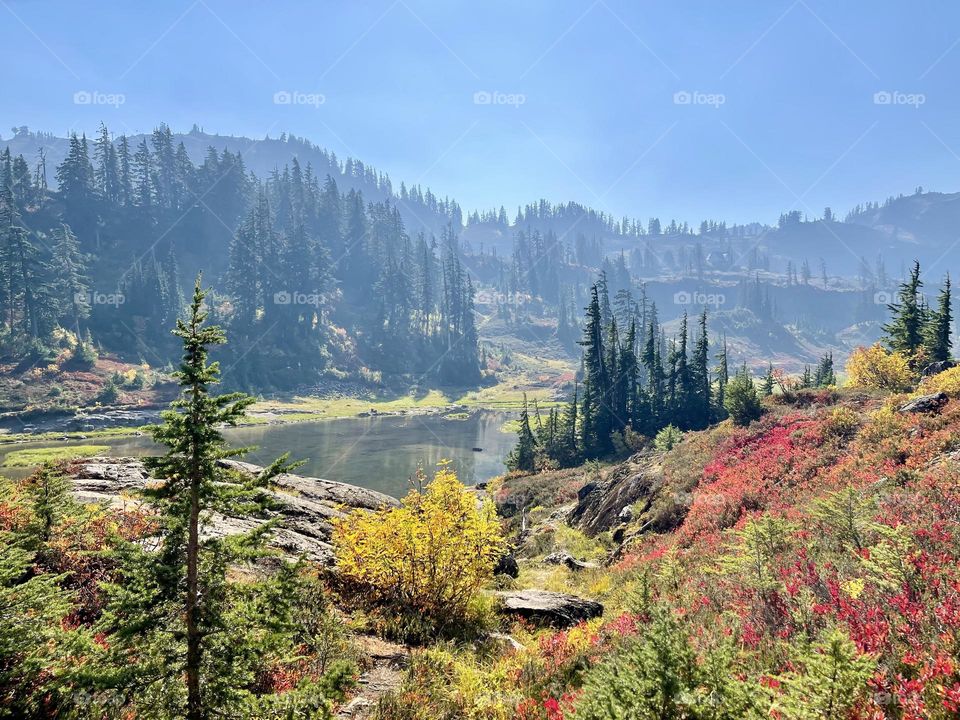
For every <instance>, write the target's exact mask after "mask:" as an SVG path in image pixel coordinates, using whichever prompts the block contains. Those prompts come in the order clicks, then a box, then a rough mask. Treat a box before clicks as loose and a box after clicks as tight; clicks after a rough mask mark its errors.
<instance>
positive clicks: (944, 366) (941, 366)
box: [920, 360, 956, 377]
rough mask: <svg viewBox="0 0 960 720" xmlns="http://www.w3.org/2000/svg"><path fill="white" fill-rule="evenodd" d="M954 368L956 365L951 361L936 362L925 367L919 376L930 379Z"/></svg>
mask: <svg viewBox="0 0 960 720" xmlns="http://www.w3.org/2000/svg"><path fill="white" fill-rule="evenodd" d="M955 366H956V363H955V362H954V361H953V360H937V361H936V362H932V363H929V364H928V365H926V366H925V367H924V368H923V370H922V371H921V373H920V374H921V375H923V377H930V376H931V375H938V374H939V373H942V372H944V371H945V370H949V369H950V368H952V367H955Z"/></svg>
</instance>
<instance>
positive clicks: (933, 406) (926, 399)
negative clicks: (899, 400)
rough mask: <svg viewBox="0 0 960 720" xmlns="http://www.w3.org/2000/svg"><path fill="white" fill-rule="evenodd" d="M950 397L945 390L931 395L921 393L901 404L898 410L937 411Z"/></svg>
mask: <svg viewBox="0 0 960 720" xmlns="http://www.w3.org/2000/svg"><path fill="white" fill-rule="evenodd" d="M949 399H950V398H948V397H947V394H946V393H945V392H938V393H933V394H932V395H921V396H920V397H918V398H915V399H913V400H911V401H910V402H908V403H906V404H904V405H901V406H900V409H899V410H898V412H901V413H937V412H940V409H941V408H942V407H943V406H944V405H946V404H947V401H948V400H949Z"/></svg>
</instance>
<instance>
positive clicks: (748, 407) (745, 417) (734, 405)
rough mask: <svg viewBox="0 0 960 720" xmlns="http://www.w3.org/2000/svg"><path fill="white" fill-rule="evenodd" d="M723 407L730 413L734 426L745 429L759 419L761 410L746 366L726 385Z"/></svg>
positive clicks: (755, 389)
mask: <svg viewBox="0 0 960 720" xmlns="http://www.w3.org/2000/svg"><path fill="white" fill-rule="evenodd" d="M723 406H724V407H725V408H726V409H727V412H728V413H730V417H731V418H732V419H733V424H734V425H741V426H744V427H746V426H747V425H749V424H750V423H751V422H753V421H754V420H758V419H759V418H760V415H761V413H762V412H763V409H762V407H761V406H760V398H759V397H758V396H757V388H756V387H755V386H754V384H753V380H752V379H751V377H750V375H749V374H748V373H747V368H746V366H744V367H743V369H742V370H741V371H740V372H738V373H737V374H736V376H734V378H733V379H732V380H731V381H730V382H729V383H728V384H727V391H726V395H725V396H724V399H723Z"/></svg>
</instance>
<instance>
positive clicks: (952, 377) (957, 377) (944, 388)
mask: <svg viewBox="0 0 960 720" xmlns="http://www.w3.org/2000/svg"><path fill="white" fill-rule="evenodd" d="M920 391H921V392H923V393H935V392H945V393H946V394H947V395H949V396H950V397H960V365H958V366H957V367H952V368H950V369H949V370H944V371H943V372H942V373H937V374H936V375H933V376H931V377H928V378H925V379H924V381H923V382H922V383H920Z"/></svg>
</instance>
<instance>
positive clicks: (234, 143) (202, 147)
mask: <svg viewBox="0 0 960 720" xmlns="http://www.w3.org/2000/svg"><path fill="white" fill-rule="evenodd" d="M16 130H17V132H16V133H15V134H14V136H13V137H12V138H0V148H5V147H9V148H10V152H11V154H12V155H14V156H17V155H23V157H24V158H25V159H26V160H27V162H28V163H29V164H30V166H31V168H32V167H34V165H35V163H36V161H37V160H38V158H39V155H40V151H41V150H42V151H43V152H44V154H45V157H46V166H47V182H48V183H49V184H50V187H51V188H52V189H55V188H56V182H57V181H56V177H55V173H54V171H55V168H56V167H57V166H59V165H60V164H61V163H62V162H63V160H64V158H65V157H66V156H67V151H68V149H69V139H68V138H61V137H56V136H54V135H52V134H49V133H35V132H31V131H29V130H27V129H26V128H18V129H16ZM87 137H88V139H89V140H90V141H91V142H92V141H93V137H92V136H90V135H88V136H87ZM144 138H146V139H147V141H148V142H149V140H150V135H149V134H140V135H131V136H128V140H129V142H130V147H131V148H133V149H135V148H136V147H137V145H138V144H139V143H140V141H141V140H143V139H144ZM173 138H174V142H175V143H181V142H182V143H183V146H184V148H185V149H186V151H187V154H188V155H189V157H190V160H191V161H193V162H194V163H195V164H200V163H202V162H203V159H204V157H206V155H207V153H208V152H209V149H210V148H211V147H212V148H215V149H216V150H217V151H218V152H223V151H224V150H228V151H230V152H231V153H239V154H240V155H241V156H242V157H243V161H244V164H245V165H246V167H247V170H249V171H251V172H253V173H254V174H255V175H256V176H257V177H259V178H261V179H266V178H268V177H269V176H270V175H271V174H272V173H274V172H277V173H282V172H283V169H284V168H285V167H287V166H289V165H290V163H291V161H292V160H293V158H296V159H297V161H298V162H299V163H300V165H301V167H303V168H304V169H305V168H306V167H307V165H309V166H310V167H311V169H312V171H313V174H314V175H315V176H317V177H318V178H320V179H321V180H322V179H323V178H324V177H326V176H327V175H330V177H332V178H333V179H334V180H336V181H337V185H338V186H339V187H340V189H341V191H343V192H346V191H348V190H350V189H354V190H359V191H361V192H363V196H364V199H365V200H366V201H368V202H375V201H379V200H385V199H387V198H392V199H393V201H394V202H395V203H396V204H397V205H398V207H399V208H400V212H401V214H402V215H403V220H404V223H405V225H406V226H407V228H408V230H410V231H411V232H413V233H415V232H418V231H420V230H423V229H426V230H429V231H431V232H434V233H439V232H440V230H441V229H442V228H443V227H444V226H445V225H446V224H447V222H453V223H454V224H460V223H462V218H461V211H460V208H459V206H458V205H457V204H456V202H455V201H452V200H449V199H444V200H441V199H439V198H436V197H435V196H434V195H433V193H432V192H431V191H430V189H429V188H410V191H411V194H408V193H407V192H406V188H403V189H401V187H399V186H398V187H396V188H394V187H393V183H392V181H391V180H390V177H389V175H388V174H387V173H384V172H381V171H379V170H377V169H376V168H374V167H372V166H370V165H366V164H365V163H363V162H362V161H360V160H356V159H354V158H340V157H338V156H337V154H336V153H334V152H332V151H328V150H326V149H324V148H321V147H319V146H317V145H314V144H313V143H311V142H310V141H308V140H306V139H303V138H297V137H295V136H293V135H287V134H286V133H282V134H280V135H279V136H278V137H269V136H267V137H265V138H261V139H259V140H255V139H253V138H248V137H240V136H235V135H219V134H211V133H206V132H203V131H202V130H200V129H199V128H198V127H196V126H194V128H193V129H192V130H190V132H186V133H179V132H174V133H173ZM421 195H422V196H423V197H422V198H421V197H420V196H421ZM447 206H450V207H447Z"/></svg>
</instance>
